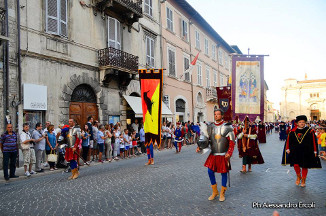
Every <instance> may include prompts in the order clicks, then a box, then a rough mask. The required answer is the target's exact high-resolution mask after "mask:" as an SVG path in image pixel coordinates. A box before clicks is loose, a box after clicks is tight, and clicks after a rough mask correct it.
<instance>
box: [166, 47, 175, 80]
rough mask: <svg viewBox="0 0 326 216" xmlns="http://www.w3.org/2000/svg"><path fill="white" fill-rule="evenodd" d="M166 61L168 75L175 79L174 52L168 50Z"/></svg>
mask: <svg viewBox="0 0 326 216" xmlns="http://www.w3.org/2000/svg"><path fill="white" fill-rule="evenodd" d="M168 59H169V75H170V76H174V77H176V76H177V75H176V71H175V51H174V50H172V49H171V48H168Z"/></svg>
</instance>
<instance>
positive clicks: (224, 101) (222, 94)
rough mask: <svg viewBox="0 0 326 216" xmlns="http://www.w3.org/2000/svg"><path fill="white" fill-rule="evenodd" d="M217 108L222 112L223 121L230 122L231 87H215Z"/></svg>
mask: <svg viewBox="0 0 326 216" xmlns="http://www.w3.org/2000/svg"><path fill="white" fill-rule="evenodd" d="M216 92H217V99H218V105H219V108H220V109H221V110H222V111H223V112H224V121H232V106H231V87H230V86H224V87H216Z"/></svg>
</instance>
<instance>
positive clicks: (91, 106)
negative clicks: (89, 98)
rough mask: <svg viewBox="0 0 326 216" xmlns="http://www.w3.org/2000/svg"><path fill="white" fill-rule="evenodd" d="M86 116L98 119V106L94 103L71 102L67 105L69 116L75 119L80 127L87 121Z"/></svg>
mask: <svg viewBox="0 0 326 216" xmlns="http://www.w3.org/2000/svg"><path fill="white" fill-rule="evenodd" d="M88 116H92V117H93V118H94V120H98V108H97V105H96V103H85V102H71V103H70V106H69V118H72V119H75V121H76V122H77V124H78V125H80V127H81V128H84V126H85V124H86V123H87V118H88Z"/></svg>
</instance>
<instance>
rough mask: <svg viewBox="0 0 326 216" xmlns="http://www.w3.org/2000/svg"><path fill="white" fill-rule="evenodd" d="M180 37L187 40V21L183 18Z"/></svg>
mask: <svg viewBox="0 0 326 216" xmlns="http://www.w3.org/2000/svg"><path fill="white" fill-rule="evenodd" d="M181 37H182V39H183V40H186V41H188V23H187V22H186V21H185V20H181Z"/></svg>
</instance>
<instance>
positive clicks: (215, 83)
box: [213, 69, 217, 87]
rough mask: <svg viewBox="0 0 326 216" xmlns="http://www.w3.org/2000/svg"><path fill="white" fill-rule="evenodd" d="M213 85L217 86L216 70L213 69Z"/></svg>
mask: <svg viewBox="0 0 326 216" xmlns="http://www.w3.org/2000/svg"><path fill="white" fill-rule="evenodd" d="M213 76H214V87H217V70H215V69H213Z"/></svg>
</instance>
